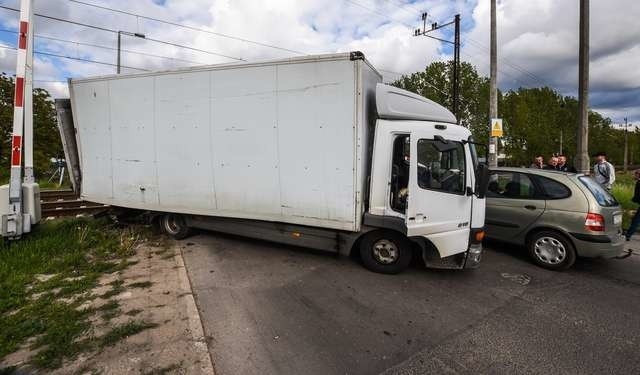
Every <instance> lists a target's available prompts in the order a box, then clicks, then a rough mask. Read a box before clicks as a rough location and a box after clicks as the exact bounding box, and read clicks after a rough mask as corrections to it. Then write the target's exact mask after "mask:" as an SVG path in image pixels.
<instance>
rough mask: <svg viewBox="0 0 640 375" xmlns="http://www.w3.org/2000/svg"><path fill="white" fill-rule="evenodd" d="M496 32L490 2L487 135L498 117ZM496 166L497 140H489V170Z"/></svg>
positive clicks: (494, 9) (493, 10)
mask: <svg viewBox="0 0 640 375" xmlns="http://www.w3.org/2000/svg"><path fill="white" fill-rule="evenodd" d="M496 39H497V31H496V0H491V63H490V64H491V65H490V77H489V135H491V120H492V119H494V118H497V117H498V42H497V40H496ZM497 166H498V138H497V137H490V138H489V168H495V167H497Z"/></svg>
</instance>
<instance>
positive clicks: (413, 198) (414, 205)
mask: <svg viewBox="0 0 640 375" xmlns="http://www.w3.org/2000/svg"><path fill="white" fill-rule="evenodd" d="M436 138H437V139H436ZM410 154H411V162H410V176H409V199H408V202H409V203H408V207H407V216H406V220H407V235H409V236H424V237H427V238H428V239H429V240H430V241H431V242H432V243H433V244H434V245H435V246H436V248H437V249H438V251H439V253H440V256H441V257H446V256H449V255H453V254H457V253H461V252H464V251H466V250H467V249H468V245H469V232H470V226H471V223H470V221H471V207H472V199H471V198H472V197H471V196H468V195H467V186H472V184H471V180H470V179H471V178H472V177H471V173H469V170H470V168H471V160H470V155H467V154H466V153H465V148H464V145H463V144H462V142H455V141H451V140H449V141H447V140H444V139H442V138H441V137H434V136H433V135H427V134H420V133H417V134H415V133H412V135H411V153H410Z"/></svg>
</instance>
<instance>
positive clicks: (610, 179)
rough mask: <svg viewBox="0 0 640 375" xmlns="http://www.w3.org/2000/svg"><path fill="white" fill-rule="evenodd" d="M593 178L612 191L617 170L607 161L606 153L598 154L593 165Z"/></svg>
mask: <svg viewBox="0 0 640 375" xmlns="http://www.w3.org/2000/svg"><path fill="white" fill-rule="evenodd" d="M593 178H595V180H596V182H598V183H599V184H600V185H602V186H603V187H604V188H605V189H607V190H611V186H612V185H613V183H614V182H615V181H616V170H615V168H613V165H611V163H609V162H608V161H607V154H605V153H604V152H598V153H597V154H596V163H595V164H594V165H593Z"/></svg>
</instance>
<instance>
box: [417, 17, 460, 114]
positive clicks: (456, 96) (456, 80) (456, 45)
mask: <svg viewBox="0 0 640 375" xmlns="http://www.w3.org/2000/svg"><path fill="white" fill-rule="evenodd" d="M427 18H428V15H427V13H422V29H420V28H418V29H415V30H414V32H413V36H426V37H428V38H431V39H435V40H439V41H441V42H444V43H449V44H453V82H452V90H451V92H452V93H453V94H452V96H453V114H454V115H455V116H456V120H457V122H458V124H459V123H460V110H459V107H460V15H459V14H456V15H455V16H454V17H453V21H451V22H447V23H445V24H442V25H439V24H438V23H437V22H434V23H432V24H431V28H430V29H429V30H427ZM450 25H453V26H454V39H453V41H450V40H446V39H442V38H438V37H435V36H433V35H429V34H430V33H432V32H434V31H436V30H440V29H441V28H443V27H447V26H450Z"/></svg>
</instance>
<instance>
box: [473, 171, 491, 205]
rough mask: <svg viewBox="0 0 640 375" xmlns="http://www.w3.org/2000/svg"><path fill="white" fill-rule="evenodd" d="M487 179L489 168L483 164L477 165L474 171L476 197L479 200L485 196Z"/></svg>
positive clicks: (487, 185)
mask: <svg viewBox="0 0 640 375" xmlns="http://www.w3.org/2000/svg"><path fill="white" fill-rule="evenodd" d="M489 177H490V176H489V166H488V165H487V164H485V163H479V164H478V168H477V169H476V196H477V197H478V198H480V199H483V198H484V197H485V196H486V195H487V188H488V187H489Z"/></svg>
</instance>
